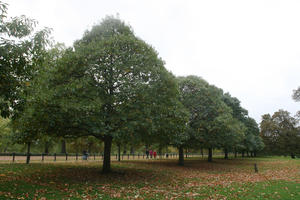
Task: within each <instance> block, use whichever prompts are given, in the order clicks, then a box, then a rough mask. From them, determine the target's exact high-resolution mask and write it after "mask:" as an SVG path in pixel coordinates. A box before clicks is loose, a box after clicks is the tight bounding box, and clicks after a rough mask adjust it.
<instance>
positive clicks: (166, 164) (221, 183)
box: [0, 157, 300, 200]
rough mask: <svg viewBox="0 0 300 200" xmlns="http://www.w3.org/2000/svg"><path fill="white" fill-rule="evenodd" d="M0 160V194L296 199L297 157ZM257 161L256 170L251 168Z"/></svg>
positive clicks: (299, 188)
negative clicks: (106, 170) (108, 162)
mask: <svg viewBox="0 0 300 200" xmlns="http://www.w3.org/2000/svg"><path fill="white" fill-rule="evenodd" d="M176 162H177V161H176V160H147V161H122V162H120V163H118V162H113V163H112V167H113V172H112V173H111V174H107V175H105V174H101V164H100V162H99V161H98V162H91V161H88V162H67V163H63V162H62V163H34V164H30V165H26V164H20V163H19V164H9V163H6V164H4V163H2V164H0V199H44V200H45V199H247V200H248V199H300V160H299V159H296V160H291V159H289V158H279V157H277V158H255V159H253V158H247V159H232V160H223V159H216V160H215V161H214V162H213V163H208V162H206V160H201V159H195V158H193V159H190V160H187V161H186V165H185V166H184V167H180V166H177V165H176ZM254 163H257V166H258V170H259V173H255V172H254Z"/></svg>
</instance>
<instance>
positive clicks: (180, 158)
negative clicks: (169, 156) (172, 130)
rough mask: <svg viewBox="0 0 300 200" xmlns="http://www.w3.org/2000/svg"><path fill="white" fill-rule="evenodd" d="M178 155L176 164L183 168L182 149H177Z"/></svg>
mask: <svg viewBox="0 0 300 200" xmlns="http://www.w3.org/2000/svg"><path fill="white" fill-rule="evenodd" d="M178 153H179V162H178V165H181V166H183V165H184V155H183V147H179V148H178Z"/></svg>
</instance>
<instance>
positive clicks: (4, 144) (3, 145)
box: [0, 117, 12, 152]
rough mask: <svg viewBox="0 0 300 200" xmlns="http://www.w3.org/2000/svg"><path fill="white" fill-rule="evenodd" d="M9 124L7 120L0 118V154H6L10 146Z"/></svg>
mask: <svg viewBox="0 0 300 200" xmlns="http://www.w3.org/2000/svg"><path fill="white" fill-rule="evenodd" d="M9 122H10V120H9V119H5V118H2V117H0V152H6V151H7V149H8V147H9V146H10V145H12V142H11V138H10V135H11V128H10V127H9Z"/></svg>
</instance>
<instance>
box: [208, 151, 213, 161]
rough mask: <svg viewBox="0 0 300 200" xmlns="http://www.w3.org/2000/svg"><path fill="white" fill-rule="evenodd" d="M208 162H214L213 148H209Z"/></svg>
mask: <svg viewBox="0 0 300 200" xmlns="http://www.w3.org/2000/svg"><path fill="white" fill-rule="evenodd" d="M207 161H208V162H212V148H208V158H207Z"/></svg>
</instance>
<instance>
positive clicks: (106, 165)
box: [102, 135, 112, 173]
mask: <svg viewBox="0 0 300 200" xmlns="http://www.w3.org/2000/svg"><path fill="white" fill-rule="evenodd" d="M111 143H112V137H111V136H108V135H106V136H104V158H103V168H102V172H103V173H109V172H110V171H111V168H110V152H111Z"/></svg>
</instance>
